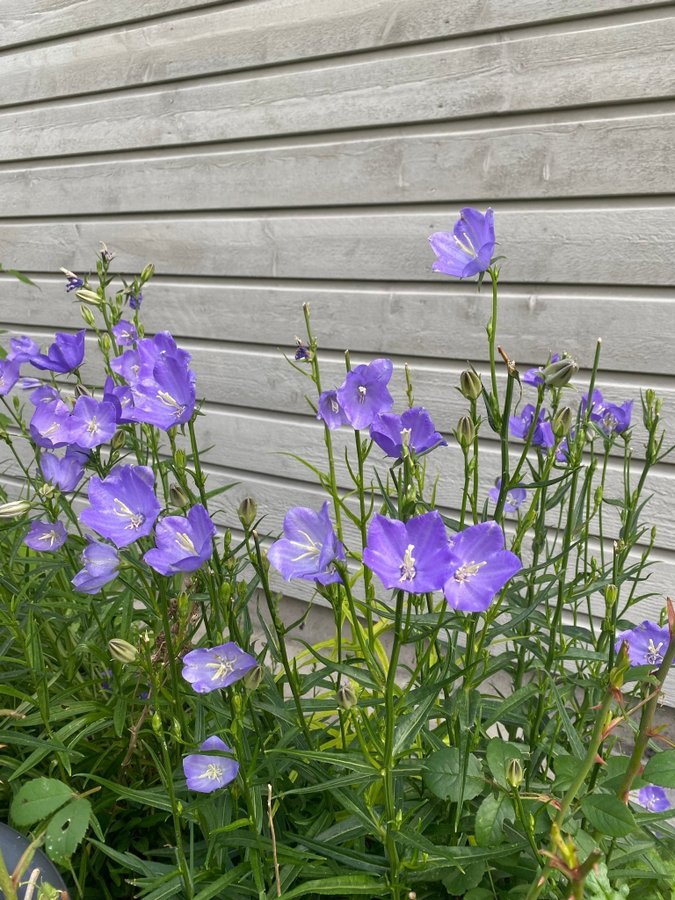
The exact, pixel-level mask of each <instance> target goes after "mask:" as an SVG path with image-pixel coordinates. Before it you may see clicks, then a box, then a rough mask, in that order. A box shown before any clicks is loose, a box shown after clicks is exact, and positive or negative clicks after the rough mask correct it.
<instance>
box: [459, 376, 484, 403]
mask: <svg viewBox="0 0 675 900" xmlns="http://www.w3.org/2000/svg"><path fill="white" fill-rule="evenodd" d="M459 390H460V392H461V393H462V395H463V396H464V397H466V399H467V400H477V399H478V397H480V395H481V391H482V390H483V383H482V382H481V380H480V375H478V374H477V373H476V372H473V371H472V370H471V369H465V370H464V371H463V372H462V374H461V375H460V376H459Z"/></svg>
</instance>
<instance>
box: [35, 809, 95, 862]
mask: <svg viewBox="0 0 675 900" xmlns="http://www.w3.org/2000/svg"><path fill="white" fill-rule="evenodd" d="M90 815H91V804H90V803H89V801H88V800H85V799H84V798H83V797H80V798H79V799H77V800H73V801H72V803H69V804H68V805H67V806H64V807H63V809H60V810H59V811H58V812H57V813H56V815H55V816H54V817H53V818H52V820H51V821H50V823H49V825H47V832H46V835H45V849H46V850H47V853H48V854H49V856H50V858H51V859H53V860H54V862H66V861H67V860H68V858H69V857H70V856H72V855H73V853H74V852H75V850H76V849H77V846H78V844H79V843H80V841H81V840H82V838H83V837H84V836H85V834H86V832H87V827H88V825H89V816H90Z"/></svg>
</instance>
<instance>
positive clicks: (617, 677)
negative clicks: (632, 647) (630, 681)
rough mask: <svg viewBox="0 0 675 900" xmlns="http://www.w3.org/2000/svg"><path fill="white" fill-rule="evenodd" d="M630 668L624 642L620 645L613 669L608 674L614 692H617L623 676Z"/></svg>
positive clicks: (626, 646) (621, 684)
mask: <svg viewBox="0 0 675 900" xmlns="http://www.w3.org/2000/svg"><path fill="white" fill-rule="evenodd" d="M629 668H630V656H629V655H628V644H627V643H626V641H624V642H623V643H622V644H621V650H620V651H619V655H618V656H617V658H616V663H615V665H614V668H613V669H612V670H611V672H610V673H609V683H610V685H611V687H612V688H614V690H616V691H618V690H620V689H621V687H622V686H623V679H624V675H625V674H626V672H627V671H628V669H629Z"/></svg>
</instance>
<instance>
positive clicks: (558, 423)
mask: <svg viewBox="0 0 675 900" xmlns="http://www.w3.org/2000/svg"><path fill="white" fill-rule="evenodd" d="M573 421H574V413H573V412H572V410H571V409H570V408H569V406H561V407H560V409H559V410H558V411H557V412H556V414H555V415H554V416H553V421H552V422H551V428H553V434H554V435H555V436H556V437H557V438H561V437H564V436H565V435H566V434H569V431H570V428H571V427H572V422H573Z"/></svg>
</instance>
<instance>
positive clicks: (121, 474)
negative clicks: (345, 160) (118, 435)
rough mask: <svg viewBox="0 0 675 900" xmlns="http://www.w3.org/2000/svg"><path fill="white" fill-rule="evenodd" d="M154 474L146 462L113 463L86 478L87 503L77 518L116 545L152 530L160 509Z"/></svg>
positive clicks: (126, 542) (128, 541) (131, 541)
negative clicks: (101, 472) (104, 472)
mask: <svg viewBox="0 0 675 900" xmlns="http://www.w3.org/2000/svg"><path fill="white" fill-rule="evenodd" d="M154 484H155V476H154V473H153V471H152V469H150V468H148V467H147V466H115V467H114V468H113V469H112V471H111V472H110V473H109V474H108V475H107V476H106V477H105V478H103V479H101V478H98V477H96V476H94V477H92V478H91V480H90V481H89V503H90V504H91V505H90V506H88V507H86V508H85V509H83V510H82V512H81V513H80V519H81V521H82V522H84V524H85V525H87V526H89V528H91V529H93V530H94V531H96V532H97V533H98V534H100V535H101V536H102V537H104V538H108V539H109V540H111V541H112V542H113V544H115V546H116V547H126V546H127V545H128V544H132V543H133V542H134V541H136V540H138V538H140V537H145V536H146V535H148V534H150V532H151V531H152V526H153V525H154V523H155V519H156V518H157V516H158V515H159V511H160V509H161V506H160V503H159V501H158V499H157V497H155V492H154Z"/></svg>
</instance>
